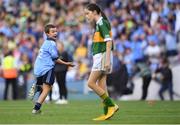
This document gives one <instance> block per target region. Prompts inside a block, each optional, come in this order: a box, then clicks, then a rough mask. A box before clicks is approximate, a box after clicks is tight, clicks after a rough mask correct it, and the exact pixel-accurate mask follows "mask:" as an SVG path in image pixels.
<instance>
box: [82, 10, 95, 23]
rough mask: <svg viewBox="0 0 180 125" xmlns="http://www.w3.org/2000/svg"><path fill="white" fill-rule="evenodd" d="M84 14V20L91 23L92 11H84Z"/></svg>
mask: <svg viewBox="0 0 180 125" xmlns="http://www.w3.org/2000/svg"><path fill="white" fill-rule="evenodd" d="M84 12H85V17H86V20H87V21H88V22H93V20H94V14H93V12H92V11H90V10H88V9H84Z"/></svg>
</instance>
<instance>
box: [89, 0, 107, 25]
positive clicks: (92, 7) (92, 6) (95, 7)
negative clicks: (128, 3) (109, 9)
mask: <svg viewBox="0 0 180 125" xmlns="http://www.w3.org/2000/svg"><path fill="white" fill-rule="evenodd" d="M86 9H88V10H89V11H92V12H93V11H96V12H97V14H101V16H102V17H103V18H104V19H105V20H107V21H108V22H109V20H108V18H107V17H106V15H105V13H104V12H103V11H102V10H101V8H100V7H99V6H98V5H97V4H95V3H90V4H88V5H87V6H86ZM92 25H93V26H94V27H95V24H92Z"/></svg>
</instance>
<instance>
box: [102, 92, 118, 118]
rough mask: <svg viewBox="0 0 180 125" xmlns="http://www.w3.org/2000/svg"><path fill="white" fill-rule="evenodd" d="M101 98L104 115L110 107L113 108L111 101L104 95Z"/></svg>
mask: <svg viewBox="0 0 180 125" xmlns="http://www.w3.org/2000/svg"><path fill="white" fill-rule="evenodd" d="M101 98H102V99H103V104H104V114H105V115H106V114H107V111H108V107H111V106H115V104H114V102H113V101H112V99H111V98H110V97H109V96H108V95H107V94H106V93H104V94H103V95H102V96H101Z"/></svg>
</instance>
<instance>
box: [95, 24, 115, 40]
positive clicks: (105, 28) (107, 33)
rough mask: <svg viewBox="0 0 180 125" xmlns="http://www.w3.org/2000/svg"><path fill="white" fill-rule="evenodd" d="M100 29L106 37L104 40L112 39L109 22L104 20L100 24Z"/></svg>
mask: <svg viewBox="0 0 180 125" xmlns="http://www.w3.org/2000/svg"><path fill="white" fill-rule="evenodd" d="M98 27H99V31H100V33H101V36H102V37H103V38H104V41H110V40H112V38H111V34H110V28H108V23H107V22H105V21H102V22H100V23H99V24H98Z"/></svg>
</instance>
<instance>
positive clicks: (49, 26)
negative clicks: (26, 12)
mask: <svg viewBox="0 0 180 125" xmlns="http://www.w3.org/2000/svg"><path fill="white" fill-rule="evenodd" d="M51 28H56V26H55V25H53V24H47V25H46V26H45V28H44V32H45V33H49V30H50V29H51Z"/></svg>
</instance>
